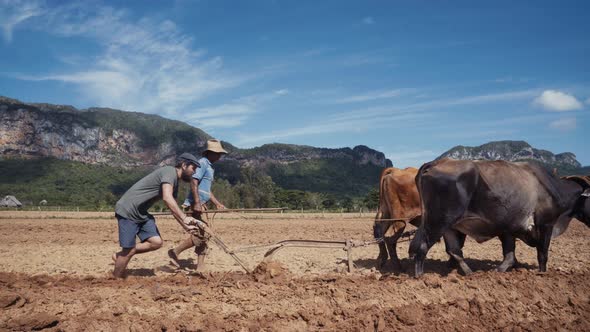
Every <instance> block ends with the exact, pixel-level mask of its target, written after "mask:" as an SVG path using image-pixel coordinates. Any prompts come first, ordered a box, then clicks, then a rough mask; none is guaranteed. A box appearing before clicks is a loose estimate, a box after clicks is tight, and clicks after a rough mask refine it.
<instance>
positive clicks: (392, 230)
mask: <svg viewBox="0 0 590 332" xmlns="http://www.w3.org/2000/svg"><path fill="white" fill-rule="evenodd" d="M416 174H418V169H417V168H413V167H408V168H405V169H399V168H395V167H389V168H386V169H384V170H383V171H382V172H381V179H380V181H379V183H380V184H379V209H378V210H377V216H376V217H375V224H374V225H373V233H374V236H375V238H376V239H379V238H383V240H384V241H383V242H381V243H379V256H378V257H377V265H378V267H379V268H382V267H383V266H384V265H385V263H386V262H387V257H388V255H387V253H388V252H389V257H391V262H392V264H393V267H394V268H395V269H401V265H400V262H399V259H398V257H397V250H396V245H397V240H398V239H399V238H400V236H401V235H402V233H403V232H404V229H405V227H406V222H409V223H410V224H412V225H414V226H416V227H418V225H420V196H419V195H418V188H417V187H416V182H415V178H416Z"/></svg>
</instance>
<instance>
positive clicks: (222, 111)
mask: <svg viewBox="0 0 590 332" xmlns="http://www.w3.org/2000/svg"><path fill="white" fill-rule="evenodd" d="M278 91H283V90H278ZM287 92H288V91H287V90H285V89H284V92H282V93H278V92H277V91H274V92H272V93H266V94H257V95H252V96H246V97H242V98H239V99H236V100H234V101H232V102H231V103H227V104H222V105H218V106H212V107H202V108H198V109H195V110H194V111H192V112H190V113H187V114H185V115H184V117H183V120H184V121H186V122H187V123H189V124H191V125H193V126H195V127H199V128H202V129H212V128H232V127H238V126H240V125H242V124H244V123H245V122H247V121H248V120H249V119H250V117H251V116H252V115H253V114H255V113H258V112H259V111H260V109H261V108H262V106H261V105H263V104H265V103H267V102H269V101H271V100H273V99H275V98H279V97H281V96H283V95H285V94H286V93H287Z"/></svg>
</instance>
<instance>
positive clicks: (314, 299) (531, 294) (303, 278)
mask: <svg viewBox="0 0 590 332" xmlns="http://www.w3.org/2000/svg"><path fill="white" fill-rule="evenodd" d="M371 217H372V216H371V215H368V214H366V215H364V216H359V214H358V213H356V214H344V215H341V214H332V215H329V214H326V215H322V214H316V215H311V214H299V213H290V214H278V213H272V214H271V213H267V214H260V215H253V214H241V215H237V214H231V215H219V216H217V217H216V218H215V223H214V229H215V231H216V232H217V233H218V234H219V235H220V237H221V238H222V239H223V240H224V242H225V243H226V244H227V245H228V246H229V247H231V248H240V247H247V246H252V245H258V244H270V243H274V242H277V241H280V240H285V239H318V240H344V239H355V240H372V221H371ZM157 220H158V221H157V223H158V226H159V228H160V232H161V233H162V236H163V238H164V240H165V244H164V248H162V249H160V250H159V251H156V252H151V253H147V254H143V255H138V256H136V257H134V258H133V260H132V261H131V263H130V265H129V274H130V276H129V277H128V278H127V279H125V280H115V279H113V278H111V277H110V272H111V271H112V269H113V265H112V261H111V255H112V253H113V252H115V251H116V250H118V242H117V224H116V220H115V219H114V217H113V216H112V213H86V212H85V213H82V212H80V213H75V212H11V211H2V212H0V331H3V330H9V331H11V330H18V331H21V330H39V329H47V330H48V331H60V330H65V331H82V330H84V331H98V330H100V331H111V330H112V331H119V330H120V331H128V330H142V331H156V330H157V331H163V330H168V331H197V330H205V331H217V330H226V331H250V330H252V331H309V330H312V331H317V330H319V331H334V330H346V331H348V330H354V331H384V330H427V329H428V330H431V331H449V330H463V331H465V330H476V331H479V330H505V331H524V330H531V331H532V330H541V329H550V330H575V331H589V330H590V260H589V258H590V241H589V240H588V239H589V238H590V229H588V228H586V227H585V226H584V225H582V224H581V223H579V222H577V221H573V222H572V224H571V226H570V228H569V229H568V231H567V232H566V233H565V234H564V235H562V236H561V237H559V238H557V239H554V241H553V242H552V244H551V248H550V256H549V265H548V266H549V272H548V273H546V274H539V273H537V272H536V268H537V263H536V251H535V250H534V249H532V248H529V247H527V246H526V245H524V244H523V243H522V242H518V244H517V258H518V259H519V261H520V262H521V264H522V267H521V268H518V269H516V270H514V271H511V272H508V273H497V272H494V271H493V268H494V266H495V265H497V264H498V263H499V261H500V260H501V253H502V250H501V247H500V243H499V241H498V240H491V241H488V242H486V243H484V244H477V243H475V242H474V241H473V240H471V239H468V240H467V243H466V247H465V249H464V253H465V256H466V257H467V258H468V260H467V262H468V264H470V266H471V267H472V268H473V269H474V270H476V272H475V273H474V274H473V275H470V276H467V277H464V276H461V275H459V274H457V272H456V271H454V270H453V271H451V270H450V269H449V268H448V267H447V265H446V260H447V256H446V253H445V252H444V246H443V244H442V242H441V243H439V244H436V245H435V246H434V247H433V249H432V250H431V251H430V253H429V256H428V260H427V261H426V271H425V272H426V275H425V276H424V277H423V278H421V279H414V278H412V277H411V273H408V271H411V270H412V264H411V263H410V262H409V261H408V259H407V244H408V243H407V242H405V243H400V244H398V247H399V253H400V256H401V258H402V264H404V267H405V268H406V272H403V273H401V274H397V275H396V274H393V273H392V271H390V270H388V269H387V268H386V269H385V270H382V271H377V270H375V268H374V266H375V258H376V256H377V246H375V245H373V246H367V247H362V248H357V249H355V250H354V251H353V255H354V263H355V267H356V269H355V272H354V273H351V274H348V273H346V272H345V271H346V253H345V252H344V251H343V250H337V249H296V248H293V249H284V250H282V251H279V252H278V253H277V254H276V255H275V260H274V261H273V262H270V263H269V264H261V265H259V263H260V262H261V261H262V258H263V254H264V252H265V249H264V248H260V249H256V250H253V251H249V252H240V253H238V255H239V256H240V257H241V258H242V260H243V261H245V262H246V264H247V265H248V266H249V267H250V268H252V269H254V268H255V267H256V270H255V272H254V273H253V274H251V275H247V274H245V273H243V272H242V270H241V268H240V267H239V266H238V265H236V264H235V263H234V261H233V260H232V259H231V258H230V257H229V256H228V255H226V254H225V253H224V252H223V251H222V250H221V249H219V248H217V247H215V245H214V244H212V247H213V249H212V251H211V253H210V255H209V257H208V260H207V262H208V265H207V268H206V270H205V272H204V273H203V274H196V273H194V272H192V269H193V268H194V267H195V265H194V264H195V261H194V260H193V258H194V254H193V253H192V252H190V251H187V252H185V253H183V255H182V256H181V259H182V261H183V265H184V269H182V270H175V269H173V268H172V267H171V266H170V265H169V263H168V259H167V256H166V250H167V249H168V248H170V247H172V246H173V245H175V244H177V243H178V242H179V241H180V240H181V239H183V237H184V236H185V235H184V234H183V233H182V232H181V230H180V227H179V226H178V225H177V224H176V222H175V221H174V220H173V219H171V218H170V217H164V216H162V217H159V218H158V219H157Z"/></svg>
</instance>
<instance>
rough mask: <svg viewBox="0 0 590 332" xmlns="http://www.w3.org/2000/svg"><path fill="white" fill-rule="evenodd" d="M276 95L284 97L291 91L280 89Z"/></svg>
mask: <svg viewBox="0 0 590 332" xmlns="http://www.w3.org/2000/svg"><path fill="white" fill-rule="evenodd" d="M275 93H276V94H277V95H279V96H282V95H286V94H289V90H287V89H280V90H276V91H275Z"/></svg>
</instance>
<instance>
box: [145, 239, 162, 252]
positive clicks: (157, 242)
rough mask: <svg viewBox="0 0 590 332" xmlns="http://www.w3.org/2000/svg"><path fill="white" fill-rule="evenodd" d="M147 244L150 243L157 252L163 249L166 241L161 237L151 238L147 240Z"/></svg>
mask: <svg viewBox="0 0 590 332" xmlns="http://www.w3.org/2000/svg"><path fill="white" fill-rule="evenodd" d="M146 242H148V243H149V244H150V247H151V248H152V249H153V250H157V249H160V248H162V245H163V244H164V241H163V240H162V238H161V237H159V236H154V237H150V238H149V239H147V240H146Z"/></svg>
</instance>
